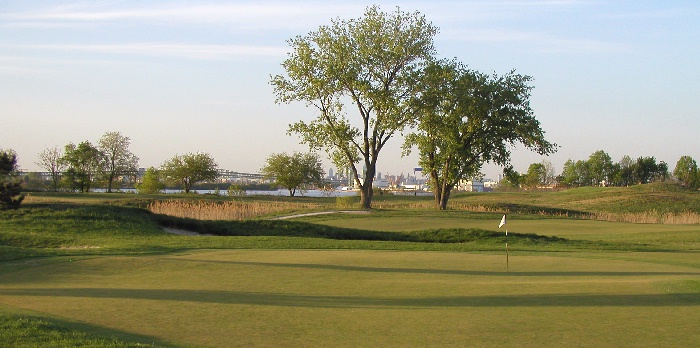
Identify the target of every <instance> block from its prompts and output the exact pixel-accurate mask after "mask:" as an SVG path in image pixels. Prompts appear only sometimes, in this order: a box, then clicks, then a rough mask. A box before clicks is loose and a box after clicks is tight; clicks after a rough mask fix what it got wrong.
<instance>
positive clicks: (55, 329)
mask: <svg viewBox="0 0 700 348" xmlns="http://www.w3.org/2000/svg"><path fill="white" fill-rule="evenodd" d="M0 330H1V331H2V332H3V333H2V334H0V344H7V345H8V346H18V347H19V346H23V347H42V346H43V347H48V346H52V345H56V346H58V345H61V346H68V345H71V346H85V347H90V346H94V347H167V346H171V344H170V343H167V342H164V341H161V340H160V339H158V338H155V337H151V336H145V335H140V334H134V333H129V332H125V331H119V330H115V329H111V328H106V327H102V326H98V325H93V324H87V323H76V322H71V321H65V320H59V319H55V318H47V317H43V316H36V315H27V314H14V313H5V312H3V311H2V310H0Z"/></svg>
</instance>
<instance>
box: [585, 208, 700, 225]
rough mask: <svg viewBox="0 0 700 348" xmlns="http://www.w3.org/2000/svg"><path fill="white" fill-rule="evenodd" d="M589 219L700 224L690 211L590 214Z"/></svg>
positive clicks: (698, 216) (695, 214)
mask: <svg viewBox="0 0 700 348" xmlns="http://www.w3.org/2000/svg"><path fill="white" fill-rule="evenodd" d="M588 218H590V219H592V220H603V221H614V222H629V223H633V224H667V225H691V224H700V215H698V214H697V213H694V212H690V211H688V212H683V213H659V212H657V211H647V212H643V213H593V214H590V215H589V216H588Z"/></svg>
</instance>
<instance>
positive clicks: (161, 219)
mask: <svg viewBox="0 0 700 348" xmlns="http://www.w3.org/2000/svg"><path fill="white" fill-rule="evenodd" d="M154 217H155V219H156V221H157V223H158V224H159V225H161V226H163V227H172V228H178V229H183V230H188V231H193V232H197V233H200V234H213V235H218V236H257V237H260V236H277V237H304V238H325V239H336V240H365V241H387V242H416V243H448V244H449V243H451V244H455V243H484V244H499V243H503V242H505V238H506V237H505V235H504V234H503V233H502V232H494V231H488V230H483V229H479V228H470V229H456V228H455V229H432V230H419V231H398V232H397V231H395V232H384V231H372V230H361V229H352V228H342V227H334V226H326V225H318V224H313V223H308V222H302V221H290V220H244V221H202V220H193V219H183V218H176V217H171V216H166V215H154ZM508 242H509V244H511V245H514V246H517V245H530V246H532V245H542V246H552V245H558V246H566V247H575V248H595V249H605V250H619V249H623V250H628V249H629V248H630V247H629V246H621V245H615V244H610V243H605V242H601V241H584V240H571V239H566V238H559V237H556V236H542V235H537V234H533V233H510V234H509V235H508ZM645 247H646V246H645V245H635V246H634V248H637V249H639V248H645Z"/></svg>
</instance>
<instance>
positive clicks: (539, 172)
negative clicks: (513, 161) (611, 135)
mask: <svg viewBox="0 0 700 348" xmlns="http://www.w3.org/2000/svg"><path fill="white" fill-rule="evenodd" d="M669 179H674V180H676V181H677V182H679V183H680V184H681V185H683V186H686V187H689V188H693V189H697V188H699V187H700V173H698V165H697V162H696V161H695V160H694V159H693V158H692V157H691V156H681V157H680V158H679V159H678V161H677V162H676V166H675V167H674V169H673V171H672V172H671V171H670V168H669V165H668V164H667V163H666V162H664V161H657V160H656V158H655V157H653V156H648V157H645V156H642V157H638V158H636V159H632V158H631V157H630V156H626V155H625V156H623V157H622V159H621V160H620V161H618V162H613V160H612V158H611V157H610V155H609V154H608V153H606V152H605V151H603V150H598V151H596V152H594V153H592V154H591V155H590V156H589V157H588V159H587V160H576V161H574V160H571V159H569V160H567V161H566V162H565V163H564V168H563V170H562V172H561V174H559V175H555V172H554V168H553V166H552V164H551V163H550V162H549V161H547V160H543V161H542V162H540V163H532V164H530V166H529V167H528V170H527V172H526V173H523V174H520V173H518V172H517V171H514V170H513V169H512V167H510V168H506V169H505V170H504V179H503V180H502V181H501V186H502V187H515V188H518V187H521V188H538V187H552V186H554V185H556V186H561V187H582V186H631V185H637V184H647V183H650V182H658V181H667V180H669Z"/></svg>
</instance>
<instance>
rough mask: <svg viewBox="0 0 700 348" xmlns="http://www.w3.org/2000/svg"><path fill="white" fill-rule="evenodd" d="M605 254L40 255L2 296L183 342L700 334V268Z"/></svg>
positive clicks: (652, 341)
mask: <svg viewBox="0 0 700 348" xmlns="http://www.w3.org/2000/svg"><path fill="white" fill-rule="evenodd" d="M663 254H666V253H655V255H657V257H658V258H659V259H663V257H664V255H663ZM674 255H675V254H674ZM608 256H610V257H607V256H606V254H605V253H603V254H601V253H588V252H583V253H543V254H538V255H521V254H518V253H515V254H512V255H511V256H510V260H509V270H510V271H509V272H506V264H505V255H503V254H491V253H477V254H474V253H459V252H415V251H366V250H336V251H333V250H209V251H207V250H200V251H190V252H183V253H177V254H167V255H148V256H99V257H83V258H79V259H72V258H71V259H69V258H66V257H60V258H50V259H35V260H31V261H15V262H13V264H12V265H11V266H12V267H13V268H14V269H13V270H12V271H10V270H8V269H5V271H4V272H3V273H2V281H1V282H0V305H2V306H8V307H11V308H21V309H24V310H31V311H35V312H38V313H45V314H46V315H47V316H51V317H56V318H62V319H63V320H65V321H68V322H75V323H90V325H93V326H95V327H100V328H103V331H104V332H109V330H113V331H114V332H122V333H130V334H132V335H135V336H140V337H148V338H149V339H151V340H152V341H151V342H160V343H162V344H173V345H179V346H346V347H348V346H392V347H398V346H402V347H405V346H519V347H533V346H557V347H560V346H596V347H620V346H659V347H669V346H677V347H689V346H695V345H696V344H697V342H699V341H700V331H699V330H697V329H698V321H697V318H698V316H697V313H698V312H699V311H700V269H699V268H698V267H689V266H681V265H674V264H669V263H665V262H645V261H629V260H615V254H614V253H613V254H610V255H608ZM677 256H678V255H675V256H674V257H677ZM696 256H697V254H690V253H687V254H685V256H684V257H686V258H688V259H690V258H694V257H696ZM657 261H658V260H657ZM686 261H687V262H689V263H691V262H692V261H689V260H686ZM143 343H149V342H143Z"/></svg>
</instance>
